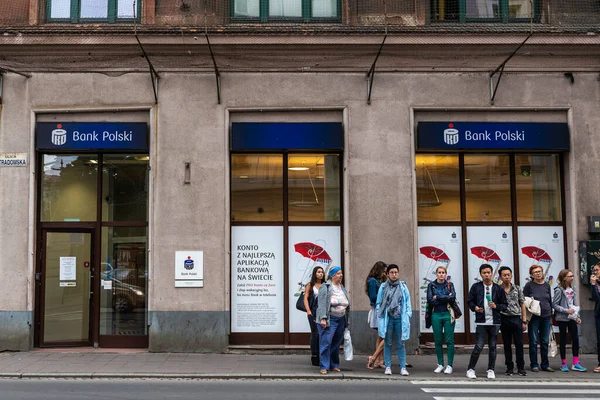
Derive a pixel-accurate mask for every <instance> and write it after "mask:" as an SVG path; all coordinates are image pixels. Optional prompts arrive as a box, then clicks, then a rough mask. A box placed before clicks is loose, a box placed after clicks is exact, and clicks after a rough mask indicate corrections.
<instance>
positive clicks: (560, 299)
mask: <svg viewBox="0 0 600 400" xmlns="http://www.w3.org/2000/svg"><path fill="white" fill-rule="evenodd" d="M573 279H574V275H573V271H570V270H568V269H563V270H562V271H560V272H559V273H558V285H557V286H556V287H555V288H554V297H553V299H552V307H553V308H554V311H555V318H556V322H558V329H559V330H560V359H561V367H560V370H561V371H563V372H568V371H569V366H568V365H567V354H566V353H567V350H566V349H567V329H568V330H569V334H570V335H571V342H572V349H573V366H572V367H571V369H572V370H573V371H579V372H585V371H586V368H584V367H583V366H582V365H581V364H580V363H579V336H578V332H577V325H579V324H581V318H579V307H578V306H577V305H576V304H577V301H576V295H575V289H574V288H573V287H572V285H573Z"/></svg>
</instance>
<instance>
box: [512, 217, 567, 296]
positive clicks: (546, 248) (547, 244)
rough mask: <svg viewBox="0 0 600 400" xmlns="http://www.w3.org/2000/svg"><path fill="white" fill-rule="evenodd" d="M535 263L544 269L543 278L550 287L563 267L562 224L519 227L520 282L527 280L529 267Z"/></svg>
mask: <svg viewBox="0 0 600 400" xmlns="http://www.w3.org/2000/svg"><path fill="white" fill-rule="evenodd" d="M534 264H537V265H541V266H542V268H543V270H544V278H545V279H546V282H548V283H549V284H550V286H551V287H552V289H554V287H555V286H556V278H557V277H558V273H559V272H560V270H561V269H563V268H565V245H564V237H563V228H562V226H521V227H519V266H520V268H519V269H520V273H519V278H520V283H521V286H525V284H526V283H527V282H529V280H530V278H529V267H531V266H532V265H534Z"/></svg>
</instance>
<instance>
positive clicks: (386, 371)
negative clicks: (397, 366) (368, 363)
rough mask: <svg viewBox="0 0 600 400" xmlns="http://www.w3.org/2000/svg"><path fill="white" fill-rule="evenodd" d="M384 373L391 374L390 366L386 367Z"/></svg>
mask: <svg viewBox="0 0 600 400" xmlns="http://www.w3.org/2000/svg"><path fill="white" fill-rule="evenodd" d="M384 374H386V375H391V374H392V369H391V368H390V367H386V368H385V372H384Z"/></svg>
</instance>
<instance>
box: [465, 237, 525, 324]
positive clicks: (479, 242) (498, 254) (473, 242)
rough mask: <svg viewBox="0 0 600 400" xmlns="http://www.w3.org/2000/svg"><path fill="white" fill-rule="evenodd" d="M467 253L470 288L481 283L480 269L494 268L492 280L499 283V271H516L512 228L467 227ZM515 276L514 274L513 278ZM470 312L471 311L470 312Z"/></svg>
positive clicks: (472, 314)
mask: <svg viewBox="0 0 600 400" xmlns="http://www.w3.org/2000/svg"><path fill="white" fill-rule="evenodd" d="M467 249H468V250H467V252H468V254H469V261H468V264H469V287H468V288H467V293H468V291H469V290H470V289H471V285H473V284H474V283H475V282H480V281H481V276H480V275H479V267H480V266H481V265H482V264H489V265H491V266H492V272H493V274H492V279H493V280H494V282H496V283H498V282H499V276H498V269H499V268H500V267H502V266H506V267H509V268H510V269H511V270H513V271H514V270H515V269H514V262H513V260H514V257H513V237H512V227H510V226H469V227H467ZM514 275H515V274H514V273H513V276H514ZM469 312H470V311H469ZM470 321H471V323H470V330H471V333H474V332H475V313H472V312H471V320H470Z"/></svg>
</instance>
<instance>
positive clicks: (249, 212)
mask: <svg viewBox="0 0 600 400" xmlns="http://www.w3.org/2000/svg"><path fill="white" fill-rule="evenodd" d="M231 220H232V221H283V156H282V155H281V154H278V155H269V154H232V155H231Z"/></svg>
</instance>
